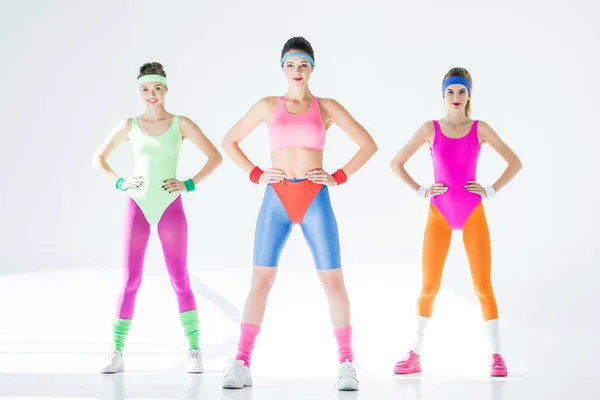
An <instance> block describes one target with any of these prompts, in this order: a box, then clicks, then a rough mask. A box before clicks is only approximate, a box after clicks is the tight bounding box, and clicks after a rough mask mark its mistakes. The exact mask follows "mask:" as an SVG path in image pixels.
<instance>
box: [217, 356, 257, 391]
mask: <svg viewBox="0 0 600 400" xmlns="http://www.w3.org/2000/svg"><path fill="white" fill-rule="evenodd" d="M247 386H252V376H251V375H250V368H248V367H246V364H244V361H242V360H231V363H230V364H229V370H228V371H227V375H225V377H224V378H223V389H243V388H244V387H247Z"/></svg>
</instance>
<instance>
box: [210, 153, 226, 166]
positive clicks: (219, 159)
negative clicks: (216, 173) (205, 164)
mask: <svg viewBox="0 0 600 400" xmlns="http://www.w3.org/2000/svg"><path fill="white" fill-rule="evenodd" d="M210 159H211V160H212V162H213V163H215V165H216V166H217V167H218V166H219V165H221V164H223V156H222V155H221V153H220V152H218V151H217V152H216V153H215V154H214V155H213V156H212V157H211V158H210Z"/></svg>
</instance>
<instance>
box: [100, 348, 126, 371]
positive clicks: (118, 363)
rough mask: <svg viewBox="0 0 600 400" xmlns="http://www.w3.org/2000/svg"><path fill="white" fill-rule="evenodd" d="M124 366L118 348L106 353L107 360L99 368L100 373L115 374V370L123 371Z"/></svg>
mask: <svg viewBox="0 0 600 400" xmlns="http://www.w3.org/2000/svg"><path fill="white" fill-rule="evenodd" d="M124 367H125V361H124V360H123V355H122V354H121V352H120V351H119V350H112V351H111V352H110V353H108V362H107V364H106V365H105V366H104V367H103V368H102V369H101V370H100V373H102V374H116V373H117V372H123V370H124Z"/></svg>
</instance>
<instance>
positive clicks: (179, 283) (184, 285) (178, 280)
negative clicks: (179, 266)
mask: <svg viewBox="0 0 600 400" xmlns="http://www.w3.org/2000/svg"><path fill="white" fill-rule="evenodd" d="M171 286H173V289H175V291H176V292H178V293H181V292H189V291H191V285H190V279H189V278H188V277H187V276H184V277H171Z"/></svg>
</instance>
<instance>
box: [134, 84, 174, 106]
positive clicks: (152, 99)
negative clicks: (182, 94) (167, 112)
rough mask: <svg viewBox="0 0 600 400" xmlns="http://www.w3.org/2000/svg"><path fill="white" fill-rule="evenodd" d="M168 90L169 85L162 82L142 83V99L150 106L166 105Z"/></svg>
mask: <svg viewBox="0 0 600 400" xmlns="http://www.w3.org/2000/svg"><path fill="white" fill-rule="evenodd" d="M167 90H168V89H167V87H166V86H164V85H163V84H162V83H160V82H145V83H143V84H142V85H140V94H141V96H142V100H144V103H145V104H146V106H149V107H158V106H162V105H164V103H165V94H166V93H167Z"/></svg>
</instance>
